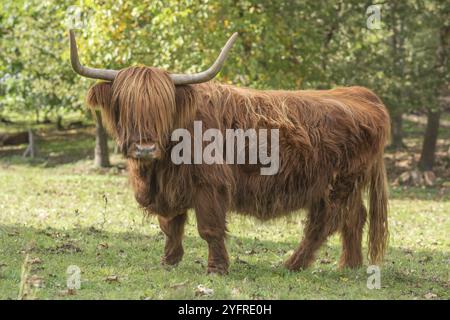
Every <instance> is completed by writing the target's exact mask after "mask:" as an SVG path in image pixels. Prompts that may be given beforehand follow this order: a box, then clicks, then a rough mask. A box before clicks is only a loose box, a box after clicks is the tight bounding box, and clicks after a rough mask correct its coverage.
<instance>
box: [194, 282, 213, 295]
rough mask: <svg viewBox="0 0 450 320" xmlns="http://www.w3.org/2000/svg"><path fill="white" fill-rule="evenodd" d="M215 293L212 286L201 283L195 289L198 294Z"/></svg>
mask: <svg viewBox="0 0 450 320" xmlns="http://www.w3.org/2000/svg"><path fill="white" fill-rule="evenodd" d="M213 294H214V290H213V289H210V288H206V287H205V286H204V285H202V284H199V285H198V286H197V288H196V289H195V295H196V296H212V295H213Z"/></svg>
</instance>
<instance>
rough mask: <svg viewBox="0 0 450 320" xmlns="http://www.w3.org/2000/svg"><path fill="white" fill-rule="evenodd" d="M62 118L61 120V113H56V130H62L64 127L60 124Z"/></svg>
mask: <svg viewBox="0 0 450 320" xmlns="http://www.w3.org/2000/svg"><path fill="white" fill-rule="evenodd" d="M62 120H63V118H62V116H61V115H58V116H57V117H56V130H58V131H61V130H64V127H63V125H62Z"/></svg>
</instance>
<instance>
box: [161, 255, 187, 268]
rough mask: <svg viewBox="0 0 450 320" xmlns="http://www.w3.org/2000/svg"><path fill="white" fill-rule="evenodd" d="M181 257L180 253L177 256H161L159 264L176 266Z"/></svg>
mask: <svg viewBox="0 0 450 320" xmlns="http://www.w3.org/2000/svg"><path fill="white" fill-rule="evenodd" d="M182 259H183V256H182V255H179V256H162V257H161V264H162V265H166V266H176V265H177V264H178V263H180V261H181V260H182Z"/></svg>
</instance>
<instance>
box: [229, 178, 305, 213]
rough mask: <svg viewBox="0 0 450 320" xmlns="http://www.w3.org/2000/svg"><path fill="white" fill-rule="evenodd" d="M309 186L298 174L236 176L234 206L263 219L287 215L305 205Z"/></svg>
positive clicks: (238, 210)
mask: <svg viewBox="0 0 450 320" xmlns="http://www.w3.org/2000/svg"><path fill="white" fill-rule="evenodd" d="M308 188H309V186H307V185H305V179H302V177H301V176H299V175H291V176H285V175H283V174H279V175H273V176H262V175H259V174H250V175H249V174H243V175H240V176H239V178H238V179H237V184H236V193H235V199H234V208H233V209H234V211H235V212H237V213H240V214H245V215H250V216H254V217H256V218H258V219H261V220H269V219H272V218H276V217H280V216H283V215H288V214H290V213H293V212H295V211H298V210H300V209H302V208H304V207H305V206H306V203H307V201H306V199H307V197H306V195H307V189H308Z"/></svg>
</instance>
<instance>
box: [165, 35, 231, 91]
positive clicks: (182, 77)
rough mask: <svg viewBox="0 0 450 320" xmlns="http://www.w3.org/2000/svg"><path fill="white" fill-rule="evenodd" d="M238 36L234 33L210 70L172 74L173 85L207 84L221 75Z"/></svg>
mask: <svg viewBox="0 0 450 320" xmlns="http://www.w3.org/2000/svg"><path fill="white" fill-rule="evenodd" d="M237 36H238V33H237V32H235V33H233V35H232V36H231V37H230V39H228V41H227V43H226V44H225V46H224V47H223V48H222V51H221V52H220V54H219V57H218V58H217V59H216V61H214V63H213V65H212V66H211V67H209V69H207V70H205V71H202V72H199V73H193V74H171V75H170V78H171V79H172V81H173V83H174V84H175V85H181V84H194V83H201V82H206V81H209V80H211V79H213V78H214V77H215V76H216V75H217V74H218V73H219V71H220V69H222V67H223V64H224V62H225V59H226V58H227V56H228V52H229V51H230V49H231V47H232V46H233V44H234V42H235V41H236V38H237Z"/></svg>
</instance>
